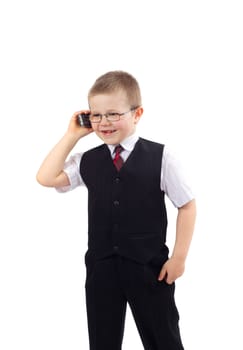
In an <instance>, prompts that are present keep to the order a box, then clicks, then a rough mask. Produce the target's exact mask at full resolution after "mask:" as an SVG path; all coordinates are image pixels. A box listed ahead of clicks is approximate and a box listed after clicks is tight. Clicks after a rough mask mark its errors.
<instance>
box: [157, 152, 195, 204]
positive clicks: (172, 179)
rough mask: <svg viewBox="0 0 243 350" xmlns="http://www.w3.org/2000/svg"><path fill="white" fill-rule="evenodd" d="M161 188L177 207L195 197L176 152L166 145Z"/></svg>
mask: <svg viewBox="0 0 243 350" xmlns="http://www.w3.org/2000/svg"><path fill="white" fill-rule="evenodd" d="M161 190H162V191H164V192H165V194H166V195H167V197H168V198H169V199H170V200H171V202H172V203H173V205H174V206H175V207H177V208H180V207H182V206H183V205H185V204H186V203H188V202H190V201H191V200H192V199H194V194H193V192H192V189H191V187H190V185H189V183H188V179H187V178H186V175H185V171H184V169H183V167H182V165H181V163H180V162H179V160H178V159H177V158H176V157H175V155H174V154H172V152H171V151H170V150H169V149H168V148H167V147H166V146H165V147H164V152H163V158H162V168H161Z"/></svg>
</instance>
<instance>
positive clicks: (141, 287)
mask: <svg viewBox="0 0 243 350" xmlns="http://www.w3.org/2000/svg"><path fill="white" fill-rule="evenodd" d="M88 102H89V108H90V110H85V111H84V110H83V111H79V112H76V113H74V115H73V116H72V118H71V121H70V123H69V127H68V130H67V132H66V133H65V135H64V136H63V137H62V139H61V140H60V141H59V142H58V144H57V145H56V146H55V147H54V148H53V149H52V150H51V152H50V153H49V155H47V157H46V159H45V160H44V162H43V164H42V165H41V167H40V169H39V171H38V174H37V180H38V182H39V183H40V184H42V185H44V186H49V187H55V188H56V189H57V190H58V191H60V192H65V191H68V190H71V189H74V188H75V187H77V186H79V185H85V186H87V188H88V193H89V197H88V198H89V199H88V202H89V203H88V223H89V228H88V251H87V253H86V255H85V262H86V267H87V278H86V284H85V288H86V306H87V316H88V328H89V340H90V349H91V350H119V349H121V346H122V339H123V331H124V322H125V313H126V305H127V303H129V305H130V308H131V311H132V314H133V317H134V320H135V322H136V325H137V328H138V331H139V334H140V337H141V340H142V342H143V345H144V348H145V349H146V350H162V349H163V350H182V349H183V345H182V342H181V337H180V331H179V324H178V323H179V314H178V311H177V308H176V305H175V300H174V289H175V280H176V279H177V278H178V277H180V276H181V275H182V274H183V272H184V264H185V260H186V256H187V254H188V249H189V246H190V242H191V238H192V234H193V228H194V222H195V212H196V209H195V200H194V199H193V195H192V193H191V191H190V189H189V187H188V186H187V184H186V182H185V180H184V178H183V176H182V174H181V173H180V170H179V169H178V166H177V163H176V161H175V160H174V158H173V157H171V156H170V154H169V152H168V151H167V148H166V147H165V146H164V145H162V144H159V143H155V142H152V141H148V140H145V139H142V138H139V137H138V136H137V134H136V125H137V123H138V122H139V120H140V118H141V116H142V114H143V108H142V106H141V95H140V88H139V85H138V83H137V81H136V79H135V78H134V77H133V76H131V75H130V74H128V73H126V72H123V71H112V72H108V73H106V74H104V75H102V76H101V77H99V78H98V79H97V80H96V81H95V83H94V85H93V86H92V87H91V89H90V91H89V94H88ZM80 113H85V114H88V115H89V119H90V121H91V126H92V127H91V128H85V127H81V126H80V125H79V124H78V115H79V114H80ZM91 132H95V133H96V135H97V136H98V137H99V138H100V139H101V140H102V141H103V142H104V143H103V144H102V145H101V146H98V147H95V148H93V149H91V150H89V151H87V152H85V153H83V154H76V155H74V156H72V157H71V158H70V159H69V160H68V161H66V159H67V157H68V155H69V153H70V151H71V150H72V149H73V147H74V146H75V144H76V143H77V141H78V140H79V139H81V138H82V137H84V136H86V135H88V134H89V133H91ZM116 146H118V148H117V147H116ZM164 194H166V195H167V196H168V197H169V198H170V199H171V201H172V202H173V203H174V205H175V206H176V207H177V208H178V217H177V225H176V239H175V245H174V248H173V251H172V254H171V255H170V257H169V252H168V248H167V246H166V244H165V242H166V226H167V216H166V207H165V202H164Z"/></svg>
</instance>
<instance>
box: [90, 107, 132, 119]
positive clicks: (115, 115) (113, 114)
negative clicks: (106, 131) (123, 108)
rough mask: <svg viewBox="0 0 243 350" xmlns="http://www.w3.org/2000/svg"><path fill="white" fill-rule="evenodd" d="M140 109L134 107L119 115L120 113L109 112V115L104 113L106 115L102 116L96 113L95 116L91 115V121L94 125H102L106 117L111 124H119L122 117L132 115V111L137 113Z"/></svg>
mask: <svg viewBox="0 0 243 350" xmlns="http://www.w3.org/2000/svg"><path fill="white" fill-rule="evenodd" d="M137 108H138V107H133V108H131V109H129V111H127V112H124V113H118V112H109V113H104V114H100V113H94V114H90V116H89V120H90V121H91V122H92V123H100V122H101V120H102V117H103V116H104V117H106V120H108V121H109V122H118V121H119V120H120V118H121V116H123V115H125V114H127V113H130V112H132V111H135V110H136V109H137Z"/></svg>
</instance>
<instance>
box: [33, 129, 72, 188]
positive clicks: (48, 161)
mask: <svg viewBox="0 0 243 350" xmlns="http://www.w3.org/2000/svg"><path fill="white" fill-rule="evenodd" d="M77 141H78V138H77V137H75V136H74V135H72V134H71V133H65V135H64V136H63V137H62V138H61V140H60V141H59V142H58V143H57V144H56V145H55V146H54V147H53V149H52V150H51V151H50V152H49V154H48V155H47V156H46V158H45V159H44V161H43V163H42V164H41V166H40V169H39V171H38V173H37V176H36V178H37V181H38V182H39V183H40V184H41V185H43V186H48V187H55V186H56V182H57V179H58V177H59V176H60V175H61V174H62V172H63V167H64V163H65V160H66V159H67V157H68V155H69V153H70V151H71V150H72V149H73V147H74V146H75V144H76V143H77Z"/></svg>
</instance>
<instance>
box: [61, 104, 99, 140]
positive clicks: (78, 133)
mask: <svg viewBox="0 0 243 350" xmlns="http://www.w3.org/2000/svg"><path fill="white" fill-rule="evenodd" d="M81 113H84V114H89V113H90V111H89V110H82V111H78V112H75V113H74V114H73V116H72V118H71V120H70V122H69V126H68V130H67V132H68V133H70V134H72V135H75V137H77V138H78V139H79V138H81V137H83V136H86V135H88V134H90V133H91V132H93V131H94V130H93V129H92V128H86V127H84V126H81V125H80V124H79V121H78V115H79V114H81Z"/></svg>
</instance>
